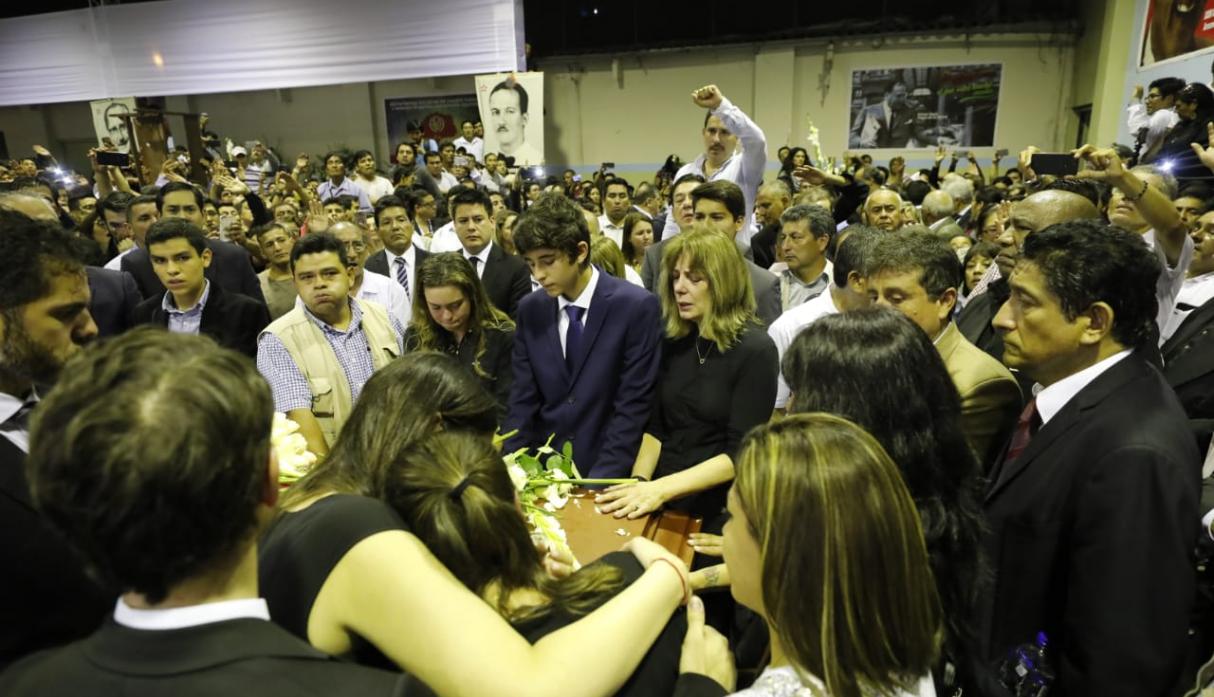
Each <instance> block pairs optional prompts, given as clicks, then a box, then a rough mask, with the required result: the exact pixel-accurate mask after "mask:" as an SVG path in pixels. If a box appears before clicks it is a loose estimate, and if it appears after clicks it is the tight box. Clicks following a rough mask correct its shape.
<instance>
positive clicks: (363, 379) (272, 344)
mask: <svg viewBox="0 0 1214 697" xmlns="http://www.w3.org/2000/svg"><path fill="white" fill-rule="evenodd" d="M350 312H351V316H350V326H349V328H348V329H346V330H345V331H341V330H340V329H335V328H333V327H331V326H329V325H328V324H325V323H324V322H323V321H321V320H320V319H319V318H317V317H316V315H313V314H312V313H311V312H310V311H309V310H308V308H306V307H305V308H304V314H305V315H307V317H308V319H309V320H311V321H312V322H313V323H315V324H316V326H317V327H319V328H320V331H321V333H323V334H324V335H325V339H326V340H327V341H328V342H329V348H331V349H333V353H334V355H336V356H337V362H338V363H340V364H341V367H342V370H343V372H345V374H346V382H348V383H349V385H350V393H351V394H350V398H351V402H355V401H358V395H359V394H360V393H362V389H363V385H365V384H366V383H367V380H370V379H371V374H372V373H374V372H375V364H374V363H373V362H372V360H371V348H370V345H369V344H368V343H367V336H366V334H364V333H363V328H362V319H363V313H362V310H361V309H360V308H359V307H358V304H357V303H350ZM388 322H389V323H390V324H391V325H392V331H393V333H395V334H396V341H397V343H398V344H400V347H401V353H404V334H405V330H404V328H403V327H402V326H401V323H400V320H398V319H397V318H396V317H394V316H392V315H388ZM257 371H258V372H260V373H261V375H262V377H264V378H265V379H266V382H268V383H270V390H271V391H272V392H273V393H274V409H275V410H277V411H281V412H284V413H285V412H288V411H291V410H292V409H311V408H312V387H311V386H310V385H309V384H308V379H307V378H306V377H304V374H303V372H302V371H301V370H300V369H299V366H298V365H296V364H295V359H294V358H292V357H291V354H290V352H288V351H287V347H286V346H284V345H283V343H282V340H281V339H279V338H278V337H277V336H275V335H273V334H270V333H268V332H267V333H265V334H262V336H261V340H260V341H259V342H258V343H257Z"/></svg>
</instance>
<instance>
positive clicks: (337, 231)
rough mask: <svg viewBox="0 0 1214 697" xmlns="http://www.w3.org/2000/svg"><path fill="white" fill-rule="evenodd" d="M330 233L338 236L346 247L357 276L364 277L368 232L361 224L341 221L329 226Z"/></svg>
mask: <svg viewBox="0 0 1214 697" xmlns="http://www.w3.org/2000/svg"><path fill="white" fill-rule="evenodd" d="M328 232H329V234H331V235H333V236H334V237H336V238H337V241H338V242H341V243H342V246H344V247H345V248H346V260H347V261H349V262H350V266H351V268H353V269H354V271H355V273H356V276H355V277H356V278H361V277H362V271H363V263H365V262H366V261H367V233H366V231H365V230H363V228H362V226H361V225H358V224H357V223H350V222H346V221H344V220H343V221H340V222H337V223H333V224H332V225H330V226H329V230H328Z"/></svg>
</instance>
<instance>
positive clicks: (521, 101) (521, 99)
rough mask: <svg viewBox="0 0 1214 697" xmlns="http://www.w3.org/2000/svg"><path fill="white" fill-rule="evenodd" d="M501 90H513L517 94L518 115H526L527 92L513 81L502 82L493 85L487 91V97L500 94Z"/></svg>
mask: <svg viewBox="0 0 1214 697" xmlns="http://www.w3.org/2000/svg"><path fill="white" fill-rule="evenodd" d="M502 90H514V91H515V92H516V93H517V94H518V110H519V113H522V114H526V113H527V102H528V97H527V90H525V89H523V86H522V85H520V84H519V83H518V81H516V80H513V79H510V80H502V81H501V82H499V83H497V84H496V85H494V86H493V89H491V90H489V96H490V97H492V96H493V95H494V94H495V93H497V92H500V91H502Z"/></svg>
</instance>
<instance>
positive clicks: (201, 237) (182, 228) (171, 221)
mask: <svg viewBox="0 0 1214 697" xmlns="http://www.w3.org/2000/svg"><path fill="white" fill-rule="evenodd" d="M176 239H183V240H185V241H186V242H188V243H189V244H190V246H191V247H193V248H194V251H195V252H198V254H199V255H200V256H201V255H202V253H203V251H205V250H206V248H207V237H206V235H205V234H203V232H202V229H201V228H199V227H198V226H197V225H195V224H194V223H191V222H190V221H188V220H185V219H183V218H165V219H164V220H157V221H156V222H154V223H152V226H151V227H149V228H148V234H147V239H146V240H145V246H146V247H147V249H148V250H149V252H150V250H151V249H152V245H154V244H160V243H162V242H168V241H169V240H176Z"/></svg>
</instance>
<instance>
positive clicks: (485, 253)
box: [461, 240, 493, 269]
mask: <svg viewBox="0 0 1214 697" xmlns="http://www.w3.org/2000/svg"><path fill="white" fill-rule="evenodd" d="M461 251H463V253H464V258H465V259H471V258H472V257H476V258H477V259H480V260H481V264H480V266H481V268H482V269H483V268H485V264H488V263H489V252H491V251H493V240H490V241H489V243H488V244H486V245H485V248H484V249H482V250H481V251H480V252H479V253H477V254H469V253H468V250H466V249H462V248H461Z"/></svg>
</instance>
